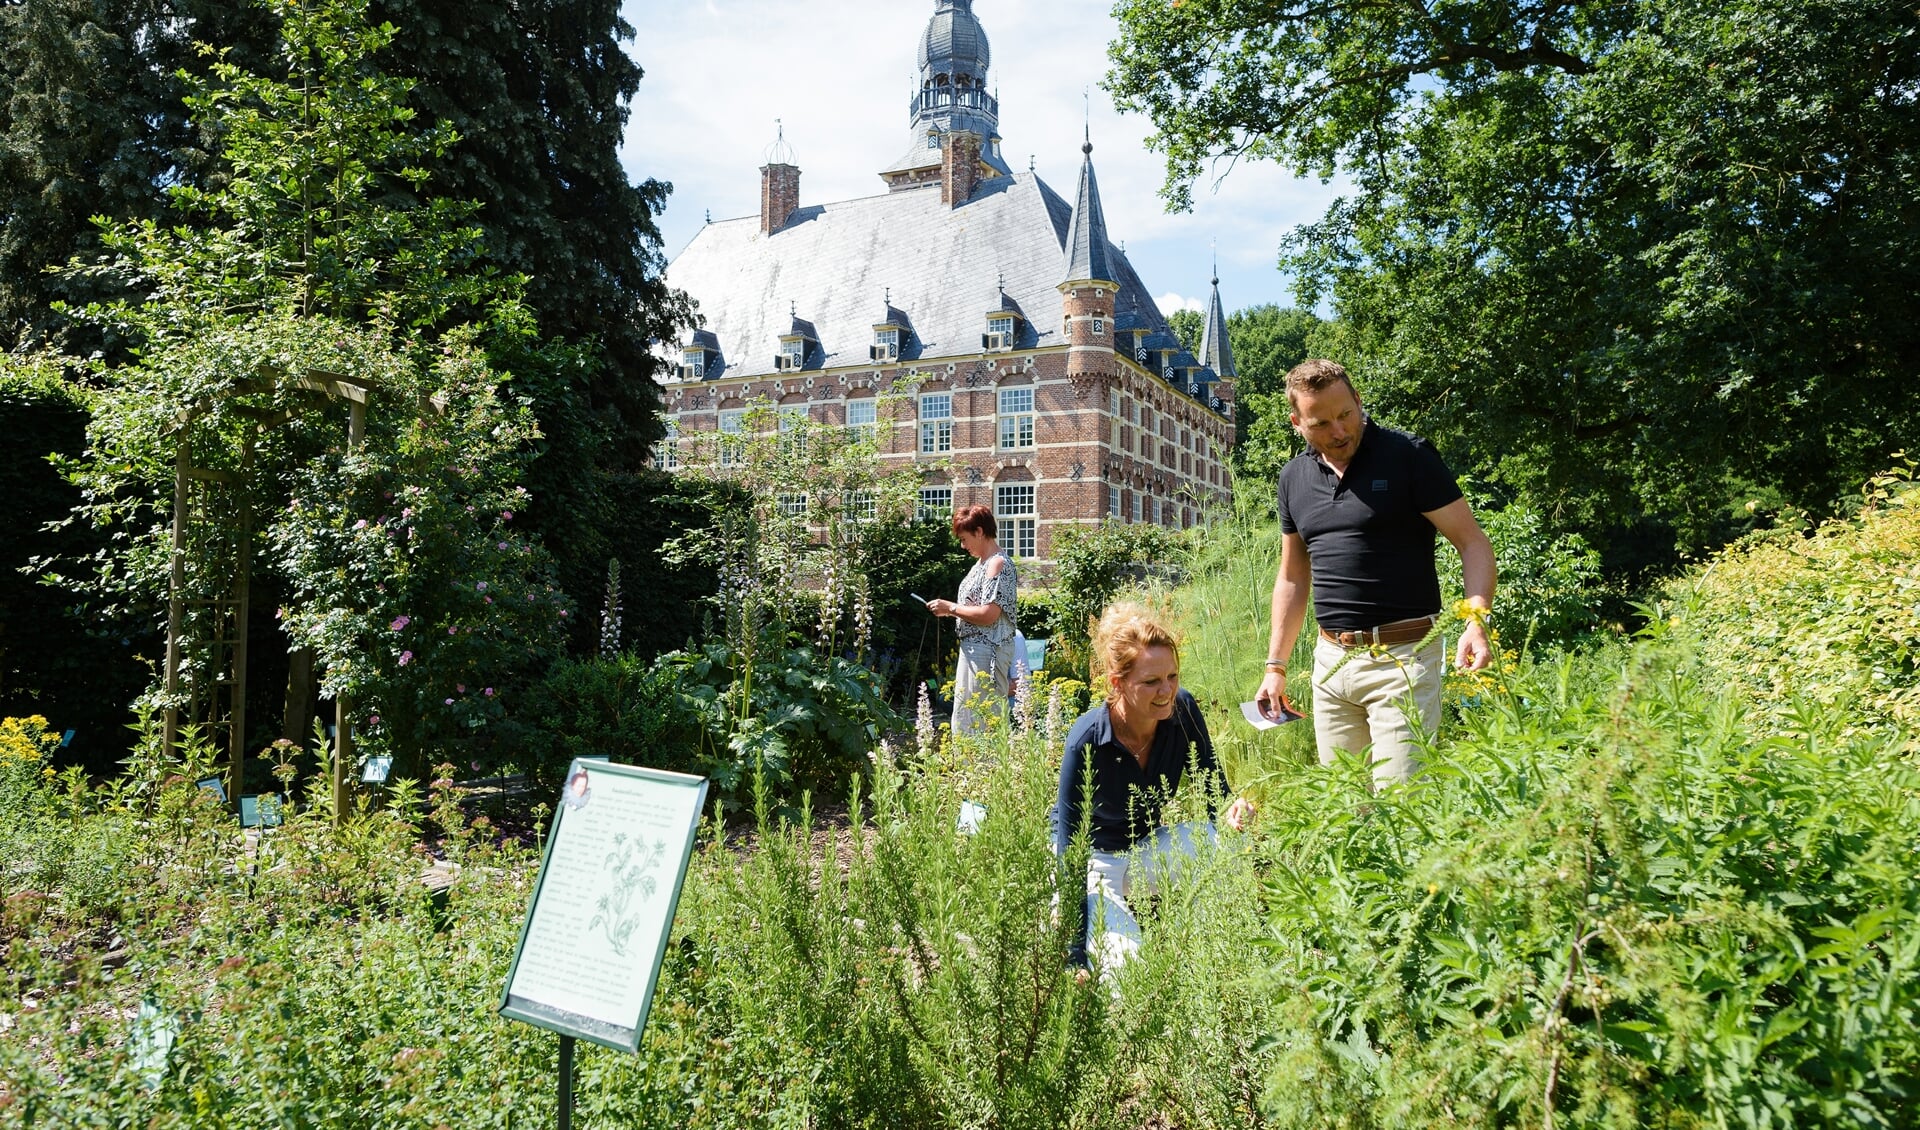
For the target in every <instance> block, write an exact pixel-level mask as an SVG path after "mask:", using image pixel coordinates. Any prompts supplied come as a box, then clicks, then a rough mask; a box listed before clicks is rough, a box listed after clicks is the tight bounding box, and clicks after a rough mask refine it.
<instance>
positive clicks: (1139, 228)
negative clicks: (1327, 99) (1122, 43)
mask: <svg viewBox="0 0 1920 1130" xmlns="http://www.w3.org/2000/svg"><path fill="white" fill-rule="evenodd" d="M1110 2H1111V0H974V5H973V10H974V14H975V15H976V16H978V17H979V19H980V22H981V24H982V25H983V26H984V27H985V29H986V32H987V39H988V41H989V43H990V44H991V47H992V69H991V70H990V71H989V74H988V81H989V82H990V83H993V84H994V85H996V86H997V87H998V89H999V94H1000V133H1001V137H1002V139H1003V144H1004V152H1005V153H1006V156H1007V159H1008V163H1009V164H1011V165H1013V166H1014V167H1016V168H1024V167H1025V166H1026V164H1027V162H1028V159H1029V155H1031V157H1032V161H1033V164H1034V168H1035V170H1036V171H1037V172H1038V173H1039V174H1040V177H1041V178H1042V179H1043V180H1045V181H1046V182H1047V183H1048V184H1050V185H1052V186H1053V187H1054V189H1055V191H1057V192H1059V193H1061V194H1062V195H1064V196H1067V197H1069V198H1071V196H1072V194H1073V187H1074V182H1075V179H1076V177H1077V176H1078V172H1079V161H1080V142H1081V130H1082V127H1083V124H1088V123H1089V118H1088V115H1087V112H1086V109H1087V108H1088V107H1090V110H1091V117H1090V125H1091V129H1092V136H1093V146H1094V148H1093V160H1094V167H1095V169H1096V171H1097V172H1098V173H1099V176H1100V195H1101V203H1102V205H1103V206H1104V208H1105V211H1106V217H1107V226H1108V231H1109V234H1110V235H1111V236H1112V238H1113V239H1115V240H1116V241H1119V242H1121V243H1124V244H1125V245H1126V249H1127V256H1128V258H1130V259H1131V260H1132V261H1133V264H1134V266H1135V268H1136V269H1138V270H1139V272H1140V275H1141V277H1142V279H1144V280H1145V281H1146V283H1147V286H1148V287H1149V288H1150V289H1151V290H1152V292H1153V293H1154V295H1155V296H1156V297H1157V298H1158V299H1159V300H1160V305H1161V307H1162V309H1165V310H1169V311H1170V310H1172V309H1174V308H1176V307H1177V306H1179V305H1188V306H1193V305H1195V304H1199V303H1204V302H1205V300H1206V296H1207V289H1208V277H1209V275H1208V257H1209V255H1210V254H1211V251H1210V244H1212V243H1216V242H1217V245H1218V254H1219V264H1220V289H1221V297H1222V298H1223V299H1224V300H1225V302H1226V304H1227V307H1228V309H1229V310H1234V309H1239V308H1242V307H1245V306H1251V305H1254V304H1256V303H1261V302H1275V303H1280V304H1282V305H1288V304H1291V302H1292V300H1293V295H1292V289H1291V284H1290V282H1289V280H1287V279H1286V278H1285V277H1283V276H1282V275H1281V274H1280V272H1279V271H1278V269H1277V268H1276V266H1275V261H1276V258H1277V253H1278V247H1279V243H1280V240H1281V237H1283V236H1284V235H1285V234H1286V233H1287V232H1288V231H1289V230H1290V229H1291V228H1292V227H1293V226H1294V225H1295V224H1298V223H1302V222H1306V221H1310V220H1314V219H1318V218H1319V217H1320V215H1321V214H1322V213H1323V212H1324V211H1325V210H1326V206H1327V204H1328V203H1329V202H1330V201H1331V200H1332V199H1333V198H1334V196H1335V195H1336V194H1337V186H1327V185H1323V184H1321V183H1320V182H1319V180H1318V179H1316V178H1299V177H1295V176H1294V175H1292V174H1291V173H1290V172H1289V171H1288V170H1286V169H1283V168H1280V167H1279V166H1277V165H1273V164H1241V165H1239V166H1237V167H1235V168H1233V169H1232V170H1231V171H1229V172H1228V173H1227V175H1226V176H1224V177H1223V178H1220V179H1219V180H1218V183H1217V184H1216V183H1215V179H1214V178H1211V177H1209V178H1206V179H1203V180H1202V181H1201V182H1200V183H1199V184H1198V185H1196V187H1195V189H1194V207H1193V211H1191V212H1188V213H1180V214H1168V213H1167V212H1166V211H1165V209H1164V206H1163V205H1162V204H1161V201H1160V198H1159V195H1158V189H1159V187H1160V183H1161V180H1162V177H1163V172H1162V165H1161V160H1160V157H1159V155H1158V154H1155V153H1151V152H1149V151H1148V150H1147V148H1146V144H1145V140H1146V137H1147V135H1148V133H1150V132H1151V128H1150V126H1149V124H1148V122H1147V121H1146V119H1145V118H1142V117H1139V116H1136V115H1125V116H1123V115H1121V114H1119V113H1118V112H1117V111H1115V109H1114V108H1113V104H1112V102H1111V101H1110V100H1109V99H1108V97H1107V95H1106V93H1105V92H1104V91H1102V90H1101V89H1100V88H1099V85H1098V84H1099V82H1100V80H1101V79H1102V78H1103V77H1104V76H1105V74H1106V70H1107V61H1106V48H1107V44H1108V43H1109V42H1110V41H1111V40H1112V39H1113V38H1114V34H1115V27H1114V21H1113V17H1112V14H1111V12H1110V11H1109V4H1110ZM933 10H934V0H832V2H829V3H820V2H814V3H795V2H793V0H787V2H784V3H780V2H775V0H686V2H684V3H674V4H668V3H662V2H661V0H625V2H624V4H623V11H624V14H625V16H626V18H627V20H628V22H629V23H631V24H633V25H634V26H635V28H636V29H638V32H639V35H638V36H637V38H636V39H635V40H634V41H633V42H631V43H629V44H628V45H627V50H628V52H629V53H630V54H632V55H633V57H634V58H635V59H636V60H637V61H638V62H639V63H640V65H641V66H642V67H643V68H645V70H646V72H647V73H646V77H645V78H644V79H643V80H641V83H640V90H639V93H638V94H637V95H636V96H635V98H634V101H633V108H632V117H631V119H630V121H629V124H628V127H627V136H626V144H625V146H624V148H623V151H622V159H623V161H624V163H625V165H626V168H627V172H628V175H629V176H631V177H632V178H634V179H635V180H639V179H642V178H646V177H654V178H657V179H659V180H663V181H668V182H671V183H672V184H673V186H674V191H673V195H672V196H671V197H670V198H669V200H668V203H667V208H666V212H665V213H664V214H663V215H662V216H661V217H660V218H659V222H660V229H661V235H662V237H663V240H662V242H663V244H664V246H665V249H666V252H667V255H668V257H669V258H671V257H672V256H674V255H677V254H678V253H679V252H680V250H681V249H682V248H683V247H685V246H686V245H687V242H688V241H689V240H691V239H692V238H693V236H694V234H695V233H696V232H697V231H698V230H699V228H700V225H701V223H702V222H703V220H704V217H705V215H706V214H707V212H708V211H709V210H710V211H711V212H712V215H713V218H714V219H716V220H718V219H726V218H730V217H734V216H744V215H750V214H753V213H754V212H756V211H757V210H758V209H759V206H760V203H759V191H760V173H759V169H760V166H761V165H762V164H764V163H765V157H766V151H767V149H768V147H769V146H770V145H771V144H772V142H773V139H774V133H775V125H774V122H775V119H779V120H780V121H781V123H782V124H783V126H784V129H785V132H786V139H787V142H788V144H789V145H791V146H792V147H793V150H794V153H795V163H796V164H798V165H799V166H800V169H801V179H800V202H801V204H803V205H805V204H821V203H828V202H831V201H836V200H848V199H853V198H856V197H861V196H871V195H874V194H876V193H879V192H883V191H885V186H884V185H883V184H882V183H881V181H880V178H879V176H878V175H877V174H878V172H879V170H880V169H881V168H883V167H885V166H886V165H887V164H888V163H889V162H891V161H892V160H893V159H894V158H895V157H897V156H899V155H900V154H901V153H902V152H904V151H905V149H906V145H907V140H908V134H907V100H908V98H909V97H910V96H911V95H912V93H913V90H914V87H915V77H914V76H915V65H916V60H915V52H916V50H917V48H918V45H919V38H920V33H921V30H922V29H923V28H924V27H925V26H926V23H927V18H928V17H929V16H931V15H932V14H933ZM1083 98H1084V100H1083Z"/></svg>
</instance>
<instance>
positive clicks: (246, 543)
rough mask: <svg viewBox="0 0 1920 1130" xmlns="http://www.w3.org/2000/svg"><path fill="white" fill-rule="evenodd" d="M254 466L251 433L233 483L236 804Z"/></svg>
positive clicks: (232, 783) (242, 787)
mask: <svg viewBox="0 0 1920 1130" xmlns="http://www.w3.org/2000/svg"><path fill="white" fill-rule="evenodd" d="M252 469H253V437H252V436H251V435H249V436H248V437H247V445H246V447H245V448H244V449H242V451H241V453H240V478H239V481H238V482H237V483H235V484H234V495H235V496H236V497H237V498H238V499H239V500H240V550H239V557H240V561H239V567H238V574H239V575H238V576H237V577H235V578H234V586H233V588H234V592H233V683H232V716H231V717H230V718H229V719H228V721H230V722H231V723H232V724H233V732H232V733H231V734H230V735H229V737H230V738H231V741H230V743H229V744H228V746H227V759H228V765H229V766H230V768H229V770H228V772H229V775H230V777H231V780H229V782H228V785H227V787H228V788H230V789H231V790H233V791H232V793H231V795H232V797H233V803H234V804H235V805H236V806H238V805H239V803H240V797H241V794H243V793H245V792H246V791H247V789H246V766H247V620H248V616H249V613H250V608H249V606H248V600H249V598H250V597H251V595H252V587H253V504H252V503H251V502H250V501H249V500H248V498H247V472H249V471H251V470H252Z"/></svg>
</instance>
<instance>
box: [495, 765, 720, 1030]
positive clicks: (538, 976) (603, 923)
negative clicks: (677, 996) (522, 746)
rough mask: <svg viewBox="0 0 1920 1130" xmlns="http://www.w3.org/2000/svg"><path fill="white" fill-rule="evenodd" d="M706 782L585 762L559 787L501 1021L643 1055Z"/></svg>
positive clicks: (570, 770) (572, 769)
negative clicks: (642, 1043) (642, 1035)
mask: <svg viewBox="0 0 1920 1130" xmlns="http://www.w3.org/2000/svg"><path fill="white" fill-rule="evenodd" d="M706 796H707V782H706V779H705V778H703V777H691V776H688V775H686V774H684V773H667V772H662V771H660V770H657V769H643V768H639V767H637V766H632V765H615V764H612V763H610V762H607V761H602V760H597V759H591V758H584V757H583V758H579V759H576V760H575V761H574V763H573V764H572V766H570V767H569V768H568V770H567V778H566V783H565V784H564V785H562V786H561V789H560V797H559V801H560V803H559V805H558V806H557V808H556V815H555V817H554V822H553V833H552V835H551V836H550V837H549V838H548V840H547V850H546V856H545V858H544V859H543V860H542V861H541V864H540V876H539V878H538V879H537V880H536V881H535V883H534V889H533V897H532V898H531V899H530V900H529V902H528V905H527V917H526V921H525V923H524V924H523V925H522V926H521V929H520V947H519V949H518V951H517V952H516V953H515V954H514V959H513V967H512V968H511V969H510V970H509V971H508V973H507V987H506V991H505V992H504V994H503V995H502V997H501V1001H500V1011H501V1013H502V1014H503V1015H506V1016H510V1017H512V1018H514V1019H516V1020H523V1021H525V1022H527V1023H529V1024H535V1025H538V1026H540V1027H542V1028H547V1029H550V1030H552V1031H555V1032H559V1033H560V1034H561V1035H565V1036H576V1037H579V1038H580V1039H585V1040H592V1041H594V1042H595V1043H598V1044H604V1045H606V1046H607V1047H611V1048H621V1049H624V1050H626V1051H633V1050H635V1049H637V1048H638V1047H639V1046H640V1032H641V1030H642V1029H643V1028H644V1027H645V1026H646V1021H647V1010H648V1007H649V1006H650V1005H651V1004H652V1001H653V990H654V984H655V982H656V981H657V980H658V979H659V976H660V958H661V955H662V954H663V953H664V952H665V949H666V944H667V940H668V933H669V931H670V930H671V929H672V927H673V912H674V907H675V906H676V905H677V904H678V903H679V901H680V886H681V883H682V882H683V881H684V880H685V878H686V874H687V861H688V859H689V857H690V856H691V855H692V852H693V839H694V833H695V832H696V830H697V829H698V828H699V824H700V810H701V808H702V806H703V805H704V804H705V802H706Z"/></svg>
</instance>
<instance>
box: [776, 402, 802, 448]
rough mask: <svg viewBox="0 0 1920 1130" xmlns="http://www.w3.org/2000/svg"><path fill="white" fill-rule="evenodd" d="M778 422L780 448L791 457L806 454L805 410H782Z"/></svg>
mask: <svg viewBox="0 0 1920 1130" xmlns="http://www.w3.org/2000/svg"><path fill="white" fill-rule="evenodd" d="M779 420H780V447H781V449H782V450H784V451H786V452H788V453H790V454H793V455H805V454H806V453H807V410H806V409H805V408H782V409H780V414H779Z"/></svg>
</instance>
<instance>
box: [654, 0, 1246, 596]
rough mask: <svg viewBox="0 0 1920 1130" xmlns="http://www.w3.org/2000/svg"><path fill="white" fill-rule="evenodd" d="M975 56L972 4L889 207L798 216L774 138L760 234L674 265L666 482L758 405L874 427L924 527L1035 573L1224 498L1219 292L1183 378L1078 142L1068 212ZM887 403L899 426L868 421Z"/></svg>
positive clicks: (1181, 352) (729, 229)
mask: <svg viewBox="0 0 1920 1130" xmlns="http://www.w3.org/2000/svg"><path fill="white" fill-rule="evenodd" d="M988 59H989V51H988V46H987V37H986V33H985V31H984V30H983V29H982V28H981V26H980V22H979V20H978V19H977V18H976V17H975V16H974V14H973V12H972V9H971V0H936V5H935V11H934V14H933V17H932V19H931V20H929V21H928V23H927V27H926V30H925V31H924V32H923V33H922V35H921V37H920V46H919V90H918V91H917V93H915V94H914V96H913V98H912V100H911V102H910V105H909V116H910V125H911V128H910V138H909V140H908V144H907V148H906V152H905V153H903V154H902V155H901V156H900V157H899V158H898V159H897V160H895V161H894V162H893V163H892V164H891V165H889V166H887V167H886V168H885V169H883V170H881V172H880V177H881V179H882V180H883V181H884V182H885V184H886V191H885V192H883V193H880V194H878V195H875V196H870V197H865V198H862V199H857V200H848V201H842V202H840V203H835V204H816V205H809V206H805V207H802V206H801V203H800V169H799V168H798V167H797V166H796V165H795V164H794V162H793V155H792V152H791V150H790V149H789V148H788V147H787V146H786V144H785V142H784V140H780V141H776V143H775V145H774V147H773V148H772V149H770V150H769V152H768V154H767V163H766V164H765V165H764V166H763V167H762V168H761V170H760V184H761V191H760V214H759V215H758V216H746V217H742V218H739V219H732V220H723V221H717V222H710V223H708V224H707V225H706V226H705V227H704V228H702V229H701V231H700V233H699V234H698V235H697V236H695V237H694V239H693V240H692V242H690V243H689V244H688V245H687V247H686V249H685V250H684V251H682V252H681V253H680V255H679V256H678V257H676V258H675V259H674V260H673V262H672V263H671V264H670V266H669V267H668V270H667V281H668V283H669V284H670V285H672V286H674V287H676V288H678V289H680V290H683V291H685V292H686V293H687V294H689V295H690V296H692V297H693V298H694V299H695V300H696V302H697V303H698V307H699V311H700V313H701V315H702V316H703V324H702V327H701V328H700V329H699V330H697V331H695V332H694V333H693V334H692V335H691V337H690V338H689V339H688V340H687V341H685V342H683V343H680V348H679V354H680V356H679V365H678V368H677V379H674V380H670V381H668V382H666V384H665V385H664V387H663V389H662V399H663V404H664V411H665V415H666V418H667V424H668V438H667V440H666V441H665V442H664V444H663V445H662V446H661V447H660V448H659V449H658V459H659V462H660V463H661V465H663V466H666V467H669V468H673V467H675V466H677V464H678V459H677V454H676V452H677V443H678V439H677V437H681V436H689V435H691V434H693V433H699V432H715V431H717V432H720V433H728V432H737V431H739V430H740V428H741V426H742V419H743V417H744V416H745V413H746V410H747V408H748V406H749V405H752V404H755V403H765V404H767V405H769V406H772V407H775V408H776V409H777V411H778V412H779V413H781V414H782V415H783V416H785V415H791V414H800V413H804V414H805V415H807V416H808V417H810V418H812V419H814V420H817V421H820V422H822V423H827V424H836V425H844V426H848V427H863V426H865V427H871V428H873V429H874V435H875V439H876V443H877V446H878V448H879V451H880V455H881V459H882V461H883V463H885V464H888V465H891V466H895V467H898V466H902V465H915V466H919V467H921V468H922V485H921V488H920V513H921V514H922V515H923V516H925V517H927V518H929V519H931V520H944V519H945V517H946V516H947V515H948V514H950V513H951V512H952V511H953V510H954V508H956V507H958V506H965V505H969V504H972V503H984V504H986V505H988V506H990V507H992V509H993V512H994V515H995V517H996V518H997V520H998V522H999V525H1000V543H1001V545H1002V546H1003V547H1004V548H1005V549H1006V550H1007V551H1008V552H1009V553H1011V554H1013V555H1014V556H1016V557H1021V558H1038V559H1041V560H1046V559H1049V558H1050V557H1051V556H1052V554H1051V547H1052V544H1053V532H1054V530H1056V529H1058V528H1061V527H1064V526H1071V525H1084V524H1091V523H1095V522H1098V521H1100V520H1101V519H1102V518H1109V519H1114V520H1118V521H1122V522H1152V523H1158V524H1161V525H1164V526H1169V527H1174V528H1184V527H1187V526H1191V525H1193V524H1194V523H1195V522H1196V521H1199V520H1201V518H1202V515H1203V514H1204V513H1205V511H1206V510H1208V509H1210V508H1212V507H1216V506H1220V505H1224V504H1225V503H1227V502H1229V501H1230V499H1229V497H1228V491H1229V489H1230V485H1229V479H1228V477H1227V473H1226V461H1227V455H1228V450H1229V448H1230V447H1231V445H1232V442H1233V435H1234V426H1233V378H1234V375H1235V373H1234V367H1233V357H1232V352H1231V350H1230V349H1229V348H1228V344H1227V335H1226V316H1225V312H1224V311H1223V310H1222V308H1221V305H1220V287H1219V280H1218V279H1217V278H1216V279H1214V282H1213V292H1212V298H1211V302H1210V304H1209V307H1208V310H1207V315H1206V321H1205V323H1204V326H1205V328H1204V331H1203V337H1202V344H1201V349H1200V354H1201V355H1200V356H1199V357H1195V356H1193V354H1191V353H1190V352H1188V351H1187V350H1185V349H1183V348H1182V347H1181V345H1180V343H1179V341H1178V340H1177V339H1176V338H1175V336H1174V334H1173V333H1172V331H1171V330H1170V329H1169V328H1168V325H1167V322H1166V319H1165V318H1163V317H1162V316H1161V314H1160V312H1159V310H1158V309H1157V308H1156V307H1155V305H1154V302H1153V299H1152V297H1151V295H1150V293H1149V292H1148V290H1147V288H1146V287H1145V285H1144V284H1142V282H1141V281H1140V278H1139V276H1138V275H1137V274H1135V273H1134V270H1133V267H1132V265H1131V264H1130V263H1128V261H1127V257H1126V254H1125V252H1124V250H1123V249H1121V248H1120V247H1117V246H1115V245H1114V244H1113V242H1112V241H1111V240H1110V239H1109V238H1108V234H1107V227H1106V221H1105V219H1104V217H1103V216H1102V214H1101V208H1100V191H1099V186H1098V184H1097V182H1096V180H1095V177H1094V167H1093V146H1092V145H1091V143H1089V144H1086V145H1083V146H1082V150H1081V153H1082V159H1081V165H1080V181H1079V185H1078V187H1077V189H1076V191H1075V193H1074V196H1073V199H1072V200H1071V201H1068V200H1066V199H1063V198H1062V197H1060V196H1059V195H1058V194H1057V193H1055V192H1054V190H1053V189H1052V188H1050V187H1049V186H1048V185H1047V184H1046V183H1045V182H1043V181H1042V180H1041V179H1040V178H1039V177H1037V176H1035V175H1034V173H1033V172H1032V170H1031V169H1029V170H1028V171H1026V172H1015V171H1013V170H1011V169H1009V168H1008V166H1007V163H1006V161H1005V159H1004V157H1003V155H1002V151H1001V139H1000V135H999V103H998V99H997V98H995V97H994V96H993V95H992V94H990V93H989V92H988V88H987V84H986V78H987V66H988ZM896 384H897V385H898V386H899V387H900V388H902V389H911V390H912V391H911V396H910V398H909V399H908V400H906V401H905V402H904V410H903V411H902V410H894V411H888V410H886V409H883V408H881V407H880V406H879V405H878V403H877V401H876V396H878V395H879V394H881V393H883V392H886V391H888V390H891V389H893V388H895V387H896Z"/></svg>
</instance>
